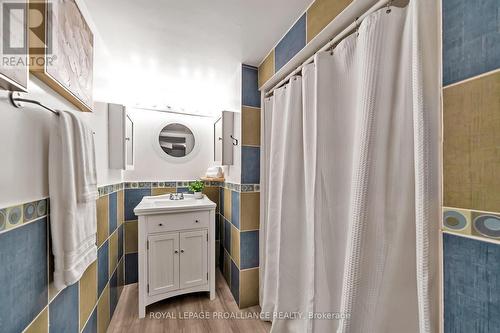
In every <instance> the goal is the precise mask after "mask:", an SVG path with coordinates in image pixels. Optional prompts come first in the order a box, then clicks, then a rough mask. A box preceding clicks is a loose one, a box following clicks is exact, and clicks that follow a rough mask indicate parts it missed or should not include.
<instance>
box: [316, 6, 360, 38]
mask: <svg viewBox="0 0 500 333" xmlns="http://www.w3.org/2000/svg"><path fill="white" fill-rule="evenodd" d="M351 2H352V0H316V1H314V3H313V4H312V5H311V7H309V9H308V10H307V42H308V43H309V42H310V41H311V40H312V39H313V38H314V37H315V36H316V35H317V34H318V33H319V32H320V31H321V30H323V28H324V27H326V26H327V25H328V23H330V22H331V21H332V20H333V19H334V18H335V17H336V16H337V15H338V14H340V12H342V10H344V8H346V7H347V6H348V5H349V4H350V3H351Z"/></svg>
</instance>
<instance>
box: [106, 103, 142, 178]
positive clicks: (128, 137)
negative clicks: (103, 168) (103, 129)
mask: <svg viewBox="0 0 500 333" xmlns="http://www.w3.org/2000/svg"><path fill="white" fill-rule="evenodd" d="M108 124H109V125H108V126H109V130H108V136H109V140H108V143H109V168H110V169H122V170H132V169H133V168H134V157H135V156H134V155H135V147H134V122H133V121H132V119H131V118H130V116H129V115H128V113H127V108H126V107H125V106H123V105H120V104H111V103H110V104H108Z"/></svg>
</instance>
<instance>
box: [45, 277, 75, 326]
mask: <svg viewBox="0 0 500 333" xmlns="http://www.w3.org/2000/svg"><path fill="white" fill-rule="evenodd" d="M78 305H79V302H78V282H77V283H75V284H73V285H71V286H69V287H66V288H64V289H63V291H61V292H60V293H59V295H57V296H56V298H54V300H53V301H52V302H51V303H50V305H49V323H50V324H49V332H54V333H60V332H65V333H73V332H74V333H78V325H79V319H78V315H79V313H78Z"/></svg>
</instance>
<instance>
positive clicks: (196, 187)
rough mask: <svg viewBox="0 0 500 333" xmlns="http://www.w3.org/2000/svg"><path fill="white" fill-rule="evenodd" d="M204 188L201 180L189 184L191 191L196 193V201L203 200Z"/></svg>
mask: <svg viewBox="0 0 500 333" xmlns="http://www.w3.org/2000/svg"><path fill="white" fill-rule="evenodd" d="M204 187H205V184H204V183H203V182H202V181H201V180H197V181H195V182H192V183H191V184H189V190H190V191H191V192H193V193H194V197H195V198H196V199H203V193H202V192H201V191H203V188H204Z"/></svg>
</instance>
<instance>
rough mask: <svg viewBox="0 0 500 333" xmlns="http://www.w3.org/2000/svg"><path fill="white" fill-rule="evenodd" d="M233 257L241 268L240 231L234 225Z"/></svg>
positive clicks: (232, 239)
mask: <svg viewBox="0 0 500 333" xmlns="http://www.w3.org/2000/svg"><path fill="white" fill-rule="evenodd" d="M231 258H233V261H234V263H235V264H236V266H237V267H238V268H240V232H239V231H238V229H236V227H235V226H234V225H231Z"/></svg>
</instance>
